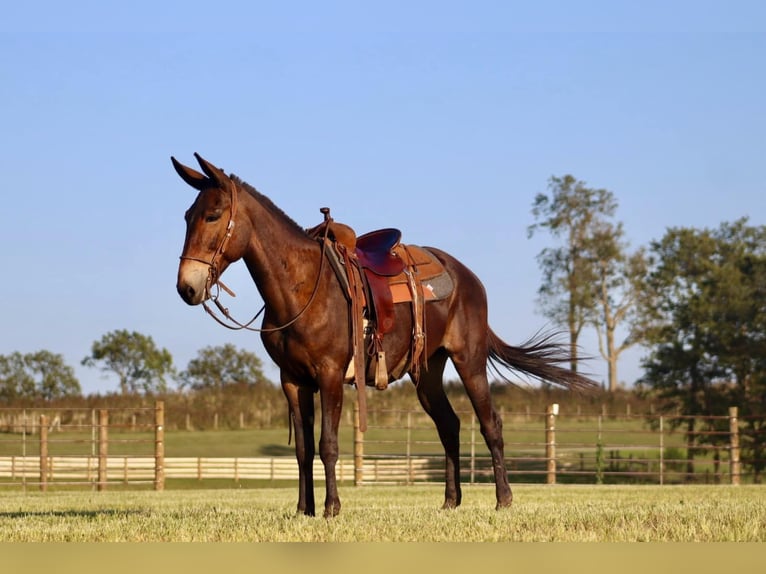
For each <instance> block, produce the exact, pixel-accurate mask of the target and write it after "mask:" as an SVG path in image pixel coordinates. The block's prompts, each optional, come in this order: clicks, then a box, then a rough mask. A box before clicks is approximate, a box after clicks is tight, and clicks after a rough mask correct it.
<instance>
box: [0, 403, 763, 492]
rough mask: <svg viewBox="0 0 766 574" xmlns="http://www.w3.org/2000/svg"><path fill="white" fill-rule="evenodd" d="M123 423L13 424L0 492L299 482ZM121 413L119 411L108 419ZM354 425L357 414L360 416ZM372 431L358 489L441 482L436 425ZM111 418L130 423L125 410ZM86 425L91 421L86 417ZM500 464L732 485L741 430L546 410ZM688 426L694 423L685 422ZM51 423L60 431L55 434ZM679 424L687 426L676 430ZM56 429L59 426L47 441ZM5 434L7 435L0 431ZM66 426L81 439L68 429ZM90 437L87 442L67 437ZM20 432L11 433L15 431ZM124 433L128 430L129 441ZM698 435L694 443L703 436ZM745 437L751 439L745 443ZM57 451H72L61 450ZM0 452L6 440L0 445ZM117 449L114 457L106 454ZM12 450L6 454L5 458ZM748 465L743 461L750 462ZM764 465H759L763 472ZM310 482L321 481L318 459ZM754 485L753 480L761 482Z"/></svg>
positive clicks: (97, 414) (274, 466) (160, 429)
mask: <svg viewBox="0 0 766 574" xmlns="http://www.w3.org/2000/svg"><path fill="white" fill-rule="evenodd" d="M131 412H132V413H133V415H132V417H131V422H130V424H129V425H125V424H113V423H110V410H108V409H101V410H98V411H93V412H92V413H78V414H77V416H70V417H69V418H68V420H69V422H68V423H67V424H61V421H60V420H59V421H58V422H56V421H55V417H51V416H50V415H52V414H53V413H45V414H42V415H41V414H39V412H38V413H35V414H34V415H30V416H27V413H23V416H18V415H19V413H15V414H14V415H13V416H12V417H8V416H6V420H11V419H12V424H13V425H14V427H13V429H6V430H7V431H8V433H7V434H10V435H12V436H9V438H4V435H3V434H0V443H3V442H10V441H17V442H18V440H19V437H18V433H20V434H21V439H22V449H21V450H22V452H21V453H20V454H19V455H13V456H0V486H14V485H16V486H18V485H21V486H22V487H24V488H26V487H39V488H40V489H41V490H45V489H46V488H47V487H48V486H49V485H51V484H55V485H70V484H71V485H91V486H92V487H93V488H94V489H98V490H102V489H105V488H107V487H108V486H109V485H113V484H114V485H117V484H120V485H133V484H151V485H152V486H153V487H154V488H155V489H156V490H162V489H163V488H164V486H165V481H166V479H186V480H189V479H196V480H206V479H216V478H217V479H229V480H235V481H239V480H266V481H275V480H297V478H298V469H297V465H296V463H295V459H294V457H292V456H280V457H203V456H197V457H185V458H181V457H166V456H165V434H164V406H163V404H162V402H159V401H158V402H157V403H156V404H155V405H154V407H151V408H144V409H131ZM112 414H115V415H117V413H112ZM355 414H356V415H357V416H355V419H356V420H358V413H355ZM370 414H371V415H373V416H371V417H369V426H368V432H367V433H365V434H362V433H360V432H358V425H356V432H355V433H354V437H353V445H352V446H353V448H352V449H350V450H349V451H348V452H347V453H346V454H343V455H342V456H341V458H340V460H339V461H338V465H337V467H336V474H337V477H338V480H340V481H344V482H351V481H353V483H354V484H357V485H361V484H383V483H385V484H413V483H417V482H434V481H438V482H440V481H442V480H443V479H444V454H443V451H442V448H441V443H440V442H439V440H438V435H437V434H436V431H435V429H434V427H433V424H432V423H431V421H430V420H429V419H428V418H427V416H426V415H425V414H423V413H422V412H421V411H376V412H372V411H371V413H370ZM119 415H120V416H114V417H112V418H113V419H115V420H123V421H124V420H125V416H124V415H125V413H119ZM459 415H460V416H461V419H462V422H463V433H462V435H463V437H464V438H463V443H462V444H461V453H462V456H461V461H460V462H461V475H462V476H461V478H462V480H463V481H465V482H469V483H472V482H489V481H491V480H492V479H493V470H492V463H491V458H490V457H489V453H488V452H487V449H486V446H485V445H484V442H483V439H482V438H481V434H480V432H479V428H478V425H477V421H476V419H475V416H474V415H473V413H470V412H462V413H459ZM88 418H90V420H91V422H90V423H89V424H88V423H87V422H86V421H87V419H88ZM505 418H506V424H505V427H504V436H505V445H506V463H507V468H508V475H509V478H510V479H511V481H512V482H547V483H549V484H554V483H556V482H590V483H594V482H596V483H601V482H616V481H622V482H624V481H633V482H646V483H656V484H666V483H670V482H690V481H694V482H713V483H731V484H739V483H740V481H741V480H742V478H743V476H746V475H745V474H744V473H743V471H742V462H741V447H740V441H741V434H742V433H741V424H742V421H740V419H739V417H738V413H737V410H736V408H732V409H731V410H730V411H729V414H728V415H727V416H718V417H697V418H696V419H692V418H691V417H671V416H655V415H624V416H622V415H621V416H610V417H606V416H603V415H600V416H598V417H597V418H596V420H593V419H592V418H588V417H584V418H583V417H579V416H578V415H576V414H573V415H566V414H564V413H560V412H559V409H558V407H557V406H556V405H550V406H549V407H548V409H547V410H546V412H545V413H531V412H529V410H527V412H525V413H521V414H516V415H514V414H509V413H506V417H505ZM691 421H695V422H696V423H697V426H695V425H694V424H691ZM56 425H58V427H57V426H56ZM679 427H681V428H684V429H685V430H678V429H679ZM54 429H57V430H62V431H64V432H61V433H55V434H54V433H53V432H52V431H53V430H54ZM0 430H2V429H0ZM67 430H72V431H76V432H72V433H67V432H66V431H67ZM87 430H90V431H91V438H90V439H89V440H87V439H82V438H79V439H74V438H66V436H67V435H71V436H75V435H77V436H80V437H82V436H83V435H84V434H87ZM110 430H112V431H114V430H121V431H126V430H129V431H144V432H142V433H138V434H140V435H141V436H144V437H145V436H146V431H147V430H151V431H153V434H154V436H153V438H152V439H146V438H143V439H132V438H125V437H126V433H125V432H123V433H122V434H120V435H119V436H120V438H117V437H116V436H115V435H114V434H112V435H111V436H110V432H109V431H110ZM14 433H17V434H14ZM127 436H128V437H129V436H130V433H127ZM701 438H702V439H704V442H702V443H701V442H700V441H699V440H698V439H701ZM750 438H752V437H750ZM62 445H66V446H69V447H71V448H75V446H76V447H77V448H79V449H81V450H83V449H84V450H85V452H80V451H78V452H77V454H61V450H62ZM0 446H2V444H0ZM113 450H116V451H117V452H119V453H120V454H117V452H113ZM6 452H7V450H6ZM754 462H759V463H762V461H753V460H750V461H749V463H750V465H751V466H758V465H754V464H753V463H754ZM761 466H763V464H761ZM314 474H315V476H316V478H317V479H318V480H321V478H322V477H323V476H324V472H323V468H322V465H321V463H320V461H319V459H318V458H317V459H316V460H315V462H314ZM756 479H757V476H756Z"/></svg>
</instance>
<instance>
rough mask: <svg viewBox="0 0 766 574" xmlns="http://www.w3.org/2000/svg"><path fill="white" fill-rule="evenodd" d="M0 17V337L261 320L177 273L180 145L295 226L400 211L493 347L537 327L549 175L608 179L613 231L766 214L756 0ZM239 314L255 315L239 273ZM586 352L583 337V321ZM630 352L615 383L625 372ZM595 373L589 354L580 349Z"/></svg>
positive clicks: (241, 5) (598, 371)
mask: <svg viewBox="0 0 766 574" xmlns="http://www.w3.org/2000/svg"><path fill="white" fill-rule="evenodd" d="M3 12H4V13H3V18H2V21H0V133H1V134H2V136H1V137H0V165H1V166H2V171H3V185H2V197H3V205H4V210H3V214H4V217H3V224H2V225H0V242H2V246H3V252H4V255H3V260H4V281H3V282H2V285H1V286H0V306H2V307H1V309H0V317H2V319H0V321H2V328H0V354H8V353H11V352H13V351H20V352H22V353H26V352H33V351H36V350H40V349H47V350H50V351H52V352H55V353H61V354H62V355H63V356H64V358H65V360H66V361H67V362H68V363H69V364H70V365H72V366H73V367H74V368H75V370H76V374H77V376H78V378H79V379H80V382H81V384H82V386H83V390H84V392H86V393H92V392H105V391H113V390H116V388H117V383H116V380H114V379H110V378H104V377H103V375H102V374H101V373H99V372H98V371H97V370H94V369H87V368H85V367H81V366H80V360H81V359H82V358H83V357H84V356H86V355H87V354H88V353H89V351H90V347H91V344H92V343H93V341H95V340H98V339H100V338H101V336H103V335H104V334H105V333H107V332H109V331H112V330H116V329H129V330H135V331H139V332H141V333H144V334H147V335H151V336H152V337H153V338H154V340H155V342H156V343H157V344H158V345H159V346H161V347H166V348H167V349H168V350H169V351H170V352H171V353H172V354H173V356H174V359H175V363H176V366H177V367H178V368H179V369H183V368H184V367H185V366H186V364H187V363H188V361H189V360H190V359H191V358H193V357H194V356H195V355H196V353H197V351H198V350H199V349H201V348H202V347H205V346H207V345H219V344H223V343H226V342H232V343H234V344H235V345H237V346H238V347H242V348H247V349H250V350H253V351H254V352H256V353H257V354H258V355H259V356H260V357H261V358H262V360H263V361H264V364H265V367H266V372H267V374H268V375H269V376H270V377H271V378H272V379H274V380H277V372H276V369H275V368H274V366H273V365H272V364H271V362H270V360H269V359H268V357H267V356H266V355H265V352H264V351H263V349H262V347H261V346H260V340H259V338H258V336H257V335H254V334H249V333H233V332H230V331H227V330H225V329H223V328H221V327H219V326H218V325H217V324H215V323H214V322H212V320H211V319H209V318H208V317H207V316H206V315H205V314H204V312H203V311H202V309H201V308H190V307H187V306H186V305H185V304H184V303H183V302H182V301H181V300H180V298H179V297H178V295H177V294H176V292H175V275H176V270H177V261H178V260H177V258H178V255H179V254H180V250H181V246H182V242H183V234H184V224H183V218H182V215H183V213H184V211H185V210H186V208H187V207H188V206H189V204H190V203H191V202H192V200H193V198H194V193H193V192H192V190H191V189H190V188H188V187H187V186H186V185H185V184H184V183H183V182H182V181H181V180H180V179H179V178H178V177H177V176H176V174H175V172H174V171H173V169H172V167H171V164H170V159H169V157H170V156H171V155H175V156H176V157H177V158H179V159H180V160H181V161H184V162H186V163H189V164H192V163H193V158H192V153H193V152H199V153H201V154H202V155H203V156H204V157H206V158H207V159H209V160H210V161H212V162H214V163H216V164H217V165H219V166H221V167H223V168H225V169H226V170H228V171H232V172H234V173H236V174H237V175H239V176H240V177H242V178H243V179H245V180H246V181H248V182H249V183H251V184H252V185H254V186H256V187H257V188H258V189H259V190H260V191H262V192H263V193H265V194H266V195H268V196H269V197H271V198H272V199H273V200H274V202H275V203H277V205H279V206H280V207H282V209H284V211H285V212H286V213H288V214H289V215H290V216H291V217H292V218H293V219H295V220H296V221H297V222H298V223H299V224H301V225H303V226H304V227H308V226H311V225H314V224H316V223H317V222H319V221H320V219H321V215H320V213H319V207H321V206H325V205H327V206H330V207H331V208H332V211H333V215H334V217H335V218H336V219H337V220H340V221H344V222H346V223H349V224H351V225H352V226H354V227H355V228H356V229H357V230H358V231H359V232H362V231H367V230H371V229H375V228H379V227H389V226H393V227H399V228H400V229H401V230H402V231H403V236H404V240H405V241H406V242H408V243H414V244H421V245H434V246H438V247H440V248H442V249H445V250H446V251H449V252H451V253H452V254H454V255H455V256H457V257H458V258H459V259H461V260H462V261H464V262H465V263H466V264H468V265H469V267H471V268H472V269H473V270H474V271H475V272H476V274H477V275H478V276H479V277H480V278H481V279H482V280H483V282H484V284H485V286H486V288H487V292H488V295H489V305H490V307H489V309H490V323H491V324H492V326H493V328H494V330H495V331H496V332H498V333H499V334H500V335H501V336H502V337H504V338H505V339H506V340H507V341H509V342H511V343H520V342H522V341H523V340H525V339H526V338H527V337H528V336H530V335H532V334H533V333H535V332H536V331H537V330H538V329H540V328H543V327H546V326H547V322H546V319H545V318H543V317H542V316H541V315H540V314H539V312H538V309H537V307H536V303H535V298H536V292H537V289H538V287H539V285H540V281H541V274H540V271H539V268H538V265H537V261H536V255H537V254H538V253H539V252H540V250H541V249H542V248H543V247H545V246H547V245H550V244H551V240H550V239H549V238H548V237H546V236H545V235H536V236H535V237H533V238H532V239H528V238H527V232H526V230H527V227H528V226H529V225H530V224H531V223H532V222H533V220H532V215H531V205H532V201H533V199H534V196H535V195H536V194H537V193H539V192H545V191H546V189H547V187H546V186H547V181H548V179H549V178H550V177H551V176H552V175H557V176H561V175H564V174H567V173H570V174H572V175H574V176H575V177H576V178H578V179H581V180H584V181H585V182H586V183H588V184H589V185H591V186H593V187H604V188H607V189H609V190H611V191H612V192H613V193H614V194H615V196H616V198H617V200H618V202H619V209H618V212H617V219H619V220H620V221H622V222H623V223H624V226H625V230H626V233H627V237H628V239H629V240H630V242H631V245H632V246H633V247H638V246H641V245H646V244H648V242H649V241H651V240H652V239H659V238H660V237H661V236H662V235H663V233H664V232H665V230H666V229H667V228H668V227H671V226H691V227H715V226H718V225H719V224H720V223H721V222H723V221H732V220H734V219H737V218H739V217H742V216H749V217H750V221H751V223H753V224H756V225H763V224H766V200H764V197H765V196H766V189H765V188H766V185H765V184H764V178H763V175H762V168H763V166H764V165H765V164H766V162H765V161H764V160H766V104H764V102H766V93H764V92H765V91H766V90H765V89H764V88H765V86H766V79H765V78H766V73H765V72H766V70H764V67H765V66H764V63H763V62H764V56H766V32H765V31H764V22H766V4H764V3H762V2H758V1H749V2H748V1H737V0H734V1H731V0H729V1H725V2H724V1H720V2H704V1H695V2H686V1H682V2H668V1H664V2H658V1H641V2H637V1H636V2H606V1H604V2H596V1H591V2H574V1H573V2H565V1H543V2H515V1H507V2H481V1H472V2H385V3H382V2H381V3H372V2H334V1H326V2H321V3H318V2H317V3H314V2H271V3H264V2H227V1H223V2H217V3H215V4H214V5H213V4H212V3H209V2H206V3H199V2H194V1H185V2H163V3H159V2H156V1H153V2H145V1H143V0H139V1H134V2H131V3H122V4H119V5H117V4H115V3H107V2H95V1H94V2H78V1H73V2H67V3H61V2H35V1H30V2H17V3H13V4H12V5H9V6H6V7H4V9H3ZM227 275H228V277H227V284H228V285H229V286H230V287H232V288H233V289H234V290H235V291H236V292H237V294H238V296H237V299H236V300H234V301H232V302H231V305H230V306H231V308H232V310H233V311H234V312H235V313H237V314H238V315H239V316H243V317H244V316H245V315H248V314H252V313H253V312H254V311H255V310H257V309H258V308H260V305H261V302H260V300H259V299H258V296H257V293H256V292H255V288H254V287H253V286H252V283H251V282H250V279H249V277H247V275H246V273H245V272H244V267H243V266H241V265H240V266H236V267H234V268H232V269H230V270H229V271H228V272H227ZM582 344H583V347H584V352H585V353H588V354H593V355H597V354H598V349H597V346H596V343H595V339H594V338H593V337H592V335H590V334H586V335H585V336H584V337H583V339H582ZM642 354H643V351H642V350H641V349H633V350H631V351H630V352H628V353H626V354H625V355H623V360H622V361H621V363H620V378H621V379H622V380H623V381H625V382H626V383H628V384H630V383H632V382H633V381H634V380H635V379H636V378H637V377H638V376H639V375H640V368H639V359H640V357H641V356H642ZM588 370H590V371H591V372H593V374H594V375H595V377H596V378H597V379H599V380H601V379H603V378H604V376H605V367H604V365H603V364H602V362H601V361H600V360H596V361H593V362H592V363H591V364H590V365H588Z"/></svg>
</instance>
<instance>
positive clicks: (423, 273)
mask: <svg viewBox="0 0 766 574" xmlns="http://www.w3.org/2000/svg"><path fill="white" fill-rule="evenodd" d="M320 211H321V212H322V213H323V214H324V221H323V222H322V223H320V224H319V225H317V226H316V227H313V228H311V229H308V230H307V233H308V234H309V235H310V236H311V237H314V238H315V239H317V240H318V241H327V242H328V243H326V249H325V253H326V254H327V256H328V259H329V261H330V263H331V264H332V266H333V269H334V270H335V273H336V275H337V276H338V280H339V281H340V283H341V285H342V286H343V287H344V291H345V293H346V297H347V299H348V301H349V307H350V313H351V323H352V336H353V339H354V357H353V358H352V360H351V364H350V365H349V369H348V372H347V374H346V379H347V381H351V380H354V381H355V382H356V383H357V389H358V390H359V389H363V388H364V386H365V385H366V384H368V381H369V383H370V384H374V386H375V387H376V388H377V389H379V390H382V389H385V388H386V387H387V386H388V383H389V381H391V380H396V379H398V378H400V377H401V376H402V375H403V374H404V373H406V372H407V371H412V372H413V373H417V372H418V370H419V368H420V366H421V364H423V363H424V362H425V357H424V356H423V350H424V348H425V302H426V301H429V300H434V299H439V298H443V297H446V296H448V295H449V293H451V291H452V281H451V278H450V277H449V275H448V274H447V272H446V271H445V269H444V266H443V265H442V264H441V263H440V262H439V261H438V260H437V259H436V258H435V257H434V256H433V255H432V254H431V253H430V252H428V251H427V250H426V249H424V248H421V247H417V246H413V245H404V244H402V243H400V241H401V236H402V233H401V231H399V230H398V229H394V228H386V229H379V230H376V231H372V232H369V233H366V234H364V235H360V236H359V237H357V235H356V233H355V232H354V230H353V229H352V228H351V227H349V226H348V225H345V224H343V223H339V222H337V221H334V220H333V219H332V218H331V217H330V210H329V208H326V207H323V208H321V209H320ZM434 285H435V286H436V288H435V287H434ZM405 302H407V303H409V304H410V306H411V309H412V324H413V333H412V345H411V349H410V352H409V354H408V357H406V358H405V359H404V360H403V361H402V362H401V363H400V364H399V365H395V366H393V367H394V368H393V370H392V371H391V372H389V369H388V366H387V364H386V357H385V352H384V351H383V336H384V335H385V334H386V333H389V332H390V331H391V330H392V329H393V328H394V317H395V311H394V305H395V304H397V303H405ZM359 399H360V408H361V407H362V401H363V393H362V394H360V396H359Z"/></svg>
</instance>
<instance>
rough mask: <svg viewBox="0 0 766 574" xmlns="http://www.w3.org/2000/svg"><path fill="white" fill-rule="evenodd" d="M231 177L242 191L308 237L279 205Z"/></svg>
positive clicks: (236, 178)
mask: <svg viewBox="0 0 766 574" xmlns="http://www.w3.org/2000/svg"><path fill="white" fill-rule="evenodd" d="M229 177H230V178H231V179H232V180H233V181H234V182H235V183H236V184H237V185H238V186H240V187H241V188H242V189H244V190H245V191H247V193H249V194H250V195H252V196H253V197H254V198H255V199H256V201H258V203H260V204H261V205H262V206H263V207H264V208H265V209H268V210H269V211H270V212H271V213H273V214H275V215H276V216H278V217H280V218H281V219H283V220H285V222H287V223H288V224H290V225H291V226H292V227H294V228H295V229H296V230H297V231H299V232H300V233H301V234H302V235H306V230H305V229H304V228H303V227H301V226H300V225H298V224H297V223H296V222H295V221H294V220H293V219H292V218H291V217H290V216H289V215H287V214H286V213H285V212H284V211H282V210H281V209H280V208H279V207H277V205H276V204H275V203H274V202H273V201H271V199H269V198H268V197H266V196H265V195H263V194H262V193H261V192H260V191H258V190H257V189H255V188H254V187H253V186H252V185H250V184H249V183H247V182H246V181H244V180H242V179H240V178H239V177H238V176H236V175H234V174H233V173H232V174H229Z"/></svg>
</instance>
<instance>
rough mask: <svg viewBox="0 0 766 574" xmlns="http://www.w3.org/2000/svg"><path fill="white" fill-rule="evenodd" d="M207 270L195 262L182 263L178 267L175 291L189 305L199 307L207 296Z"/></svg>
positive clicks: (205, 266)
mask: <svg viewBox="0 0 766 574" xmlns="http://www.w3.org/2000/svg"><path fill="white" fill-rule="evenodd" d="M208 274H209V268H208V266H207V265H204V264H202V263H199V262H197V261H182V262H181V265H179V267H178V282H177V283H176V289H177V290H178V294H179V295H180V296H181V299H183V300H184V301H185V302H186V303H187V304H189V305H199V304H200V303H202V302H203V301H204V300H205V297H206V295H207V284H208Z"/></svg>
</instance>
